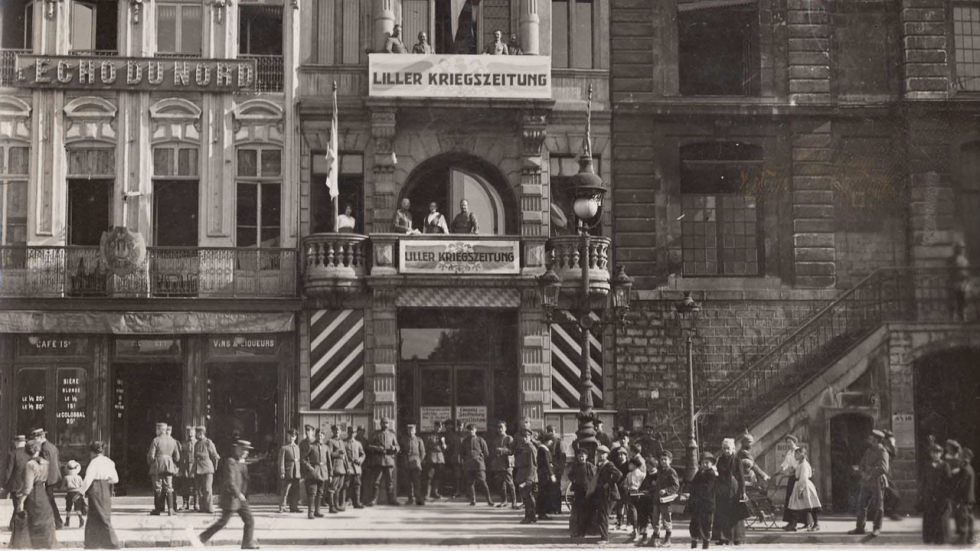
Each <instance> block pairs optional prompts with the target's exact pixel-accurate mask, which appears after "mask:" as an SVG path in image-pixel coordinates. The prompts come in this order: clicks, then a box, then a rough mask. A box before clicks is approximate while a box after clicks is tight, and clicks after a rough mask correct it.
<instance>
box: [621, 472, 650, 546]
mask: <svg viewBox="0 0 980 551" xmlns="http://www.w3.org/2000/svg"><path fill="white" fill-rule="evenodd" d="M645 467H646V462H645V461H643V457H642V456H640V455H639V454H637V455H634V456H633V457H632V458H631V459H630V460H629V471H628V472H627V473H626V477H625V478H624V479H623V488H622V489H623V499H622V501H623V503H624V509H625V511H626V524H628V525H629V526H631V527H632V530H631V531H630V536H629V538H628V539H627V540H626V541H633V540H635V539H636V535H637V531H636V530H637V526H639V522H638V520H637V518H636V503H637V501H639V499H640V486H642V485H643V480H644V479H646V477H647V473H646V468H645Z"/></svg>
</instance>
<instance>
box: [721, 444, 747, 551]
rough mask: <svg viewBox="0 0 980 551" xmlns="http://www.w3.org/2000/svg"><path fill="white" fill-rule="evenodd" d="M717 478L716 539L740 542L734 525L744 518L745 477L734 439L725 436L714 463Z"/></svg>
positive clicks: (726, 541)
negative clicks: (719, 453)
mask: <svg viewBox="0 0 980 551" xmlns="http://www.w3.org/2000/svg"><path fill="white" fill-rule="evenodd" d="M715 467H716V469H717V470H718V479H717V481H716V482H715V529H717V531H718V533H717V535H718V541H719V542H720V543H722V544H729V543H735V544H740V543H742V542H741V540H740V539H736V538H740V536H739V535H738V534H737V532H738V530H737V529H736V526H737V525H738V523H739V521H741V520H743V519H745V509H746V506H745V504H744V503H742V496H744V495H745V479H744V478H743V477H742V466H741V464H740V462H739V459H738V457H737V456H736V455H735V440H734V439H732V438H726V439H724V440H722V442H721V456H720V457H718V461H717V462H716V463H715Z"/></svg>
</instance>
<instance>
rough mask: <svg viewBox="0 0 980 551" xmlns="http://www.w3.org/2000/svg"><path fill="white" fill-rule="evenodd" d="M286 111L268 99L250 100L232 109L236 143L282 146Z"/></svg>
mask: <svg viewBox="0 0 980 551" xmlns="http://www.w3.org/2000/svg"><path fill="white" fill-rule="evenodd" d="M284 117H285V111H284V109H283V108H282V106H281V105H279V104H278V103H276V102H274V101H270V100H267V99H259V98H256V99H250V100H247V101H243V102H242V103H239V104H236V105H235V107H234V108H233V109H232V129H233V131H234V133H235V143H243V142H272V143H277V144H282V143H283V142H284V140H285V137H284V136H283V124H282V123H283V119H284Z"/></svg>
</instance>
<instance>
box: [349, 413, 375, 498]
mask: <svg viewBox="0 0 980 551" xmlns="http://www.w3.org/2000/svg"><path fill="white" fill-rule="evenodd" d="M354 440H357V443H358V444H360V445H361V453H362V454H364V455H363V456H362V458H361V462H360V463H359V464H358V468H357V473H356V474H357V492H358V495H357V498H356V499H354V508H355V509H363V508H364V505H363V504H364V502H365V501H367V498H368V497H370V496H368V495H367V493H368V492H369V491H370V490H369V489H368V485H367V483H366V482H365V481H368V480H373V479H372V478H371V471H370V467H368V456H367V449H368V438H367V431H366V430H365V429H364V427H361V426H359V427H357V429H356V431H355V432H354ZM353 485H354V483H353V480H352V481H351V486H352V487H353ZM351 491H354V490H353V489H352V490H351Z"/></svg>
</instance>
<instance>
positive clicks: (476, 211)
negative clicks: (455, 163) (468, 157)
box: [445, 168, 504, 235]
mask: <svg viewBox="0 0 980 551" xmlns="http://www.w3.org/2000/svg"><path fill="white" fill-rule="evenodd" d="M450 180H451V181H452V186H450V193H449V205H448V207H447V208H446V213H445V214H446V216H447V217H448V218H449V220H452V219H453V217H454V216H456V215H457V214H459V212H460V209H459V203H460V201H466V203H467V206H468V207H469V209H470V212H472V213H473V215H474V216H475V217H476V220H477V222H478V223H479V224H480V233H482V234H485V235H500V234H502V233H503V228H504V209H503V202H502V201H501V199H500V194H498V193H497V190H495V189H494V188H493V186H492V185H490V183H489V182H487V181H486V180H484V179H483V178H480V177H479V176H477V175H476V174H473V173H470V172H467V171H464V170H459V169H456V168H452V169H450ZM450 213H451V214H450Z"/></svg>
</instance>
